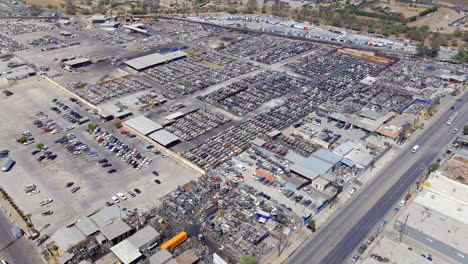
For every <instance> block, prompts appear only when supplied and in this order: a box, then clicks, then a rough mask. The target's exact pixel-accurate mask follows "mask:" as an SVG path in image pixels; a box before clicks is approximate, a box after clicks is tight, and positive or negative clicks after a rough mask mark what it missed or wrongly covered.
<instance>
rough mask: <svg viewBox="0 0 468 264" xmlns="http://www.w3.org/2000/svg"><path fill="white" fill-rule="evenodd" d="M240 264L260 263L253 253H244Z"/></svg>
mask: <svg viewBox="0 0 468 264" xmlns="http://www.w3.org/2000/svg"><path fill="white" fill-rule="evenodd" d="M239 264H258V258H257V257H256V256H252V255H242V256H241V258H240V261H239Z"/></svg>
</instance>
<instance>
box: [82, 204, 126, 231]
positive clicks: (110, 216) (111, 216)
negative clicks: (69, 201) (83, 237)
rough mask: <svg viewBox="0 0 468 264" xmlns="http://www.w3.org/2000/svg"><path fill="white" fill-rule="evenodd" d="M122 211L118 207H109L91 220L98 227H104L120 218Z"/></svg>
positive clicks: (91, 217) (94, 215)
mask: <svg viewBox="0 0 468 264" xmlns="http://www.w3.org/2000/svg"><path fill="white" fill-rule="evenodd" d="M120 215H121V211H120V208H118V207H117V206H116V205H113V206H107V207H104V208H102V209H101V210H99V212H97V213H95V214H93V215H92V216H90V217H89V218H90V219H91V220H92V221H93V222H94V223H95V224H96V225H97V226H98V227H100V228H101V227H104V226H106V225H108V224H110V223H112V222H113V221H115V220H117V219H119V218H120Z"/></svg>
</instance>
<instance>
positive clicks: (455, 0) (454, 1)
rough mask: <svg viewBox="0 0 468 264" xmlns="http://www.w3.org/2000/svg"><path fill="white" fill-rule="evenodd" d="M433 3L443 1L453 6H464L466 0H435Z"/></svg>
mask: <svg viewBox="0 0 468 264" xmlns="http://www.w3.org/2000/svg"><path fill="white" fill-rule="evenodd" d="M434 2H435V3H444V4H448V5H453V6H466V0H437V1H434Z"/></svg>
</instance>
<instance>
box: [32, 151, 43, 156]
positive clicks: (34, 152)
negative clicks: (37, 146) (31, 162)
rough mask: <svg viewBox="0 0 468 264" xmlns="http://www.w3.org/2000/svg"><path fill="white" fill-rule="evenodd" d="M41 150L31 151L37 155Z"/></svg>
mask: <svg viewBox="0 0 468 264" xmlns="http://www.w3.org/2000/svg"><path fill="white" fill-rule="evenodd" d="M39 152H41V151H40V150H35V151H33V152H31V154H32V155H36V154H37V153H39Z"/></svg>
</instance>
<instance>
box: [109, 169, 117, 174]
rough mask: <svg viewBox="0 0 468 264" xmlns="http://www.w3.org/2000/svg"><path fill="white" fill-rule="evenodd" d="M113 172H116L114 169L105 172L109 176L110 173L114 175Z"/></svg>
mask: <svg viewBox="0 0 468 264" xmlns="http://www.w3.org/2000/svg"><path fill="white" fill-rule="evenodd" d="M115 172H117V170H116V169H110V170H108V171H107V173H109V174H111V173H115Z"/></svg>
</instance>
